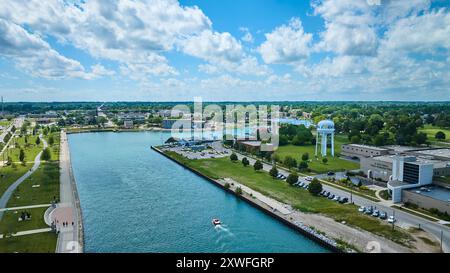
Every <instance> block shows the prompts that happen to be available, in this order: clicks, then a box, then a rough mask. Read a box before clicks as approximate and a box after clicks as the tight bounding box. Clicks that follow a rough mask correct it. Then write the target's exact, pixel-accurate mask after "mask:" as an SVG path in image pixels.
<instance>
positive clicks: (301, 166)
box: [298, 161, 308, 170]
mask: <svg viewBox="0 0 450 273" xmlns="http://www.w3.org/2000/svg"><path fill="white" fill-rule="evenodd" d="M298 168H299V170H306V169H308V162H306V161H302V162H300V164H298Z"/></svg>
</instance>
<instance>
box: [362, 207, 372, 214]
mask: <svg viewBox="0 0 450 273" xmlns="http://www.w3.org/2000/svg"><path fill="white" fill-rule="evenodd" d="M372 213H373V209H372V208H370V207H369V208H366V210H365V211H364V214H367V215H371V214H372Z"/></svg>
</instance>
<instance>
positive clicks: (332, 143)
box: [331, 133, 334, 157]
mask: <svg viewBox="0 0 450 273" xmlns="http://www.w3.org/2000/svg"><path fill="white" fill-rule="evenodd" d="M331 156H332V157H334V133H332V134H331Z"/></svg>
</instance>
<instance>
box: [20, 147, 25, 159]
mask: <svg viewBox="0 0 450 273" xmlns="http://www.w3.org/2000/svg"><path fill="white" fill-rule="evenodd" d="M19 160H20V161H22V162H24V160H25V152H24V151H23V149H20V153H19Z"/></svg>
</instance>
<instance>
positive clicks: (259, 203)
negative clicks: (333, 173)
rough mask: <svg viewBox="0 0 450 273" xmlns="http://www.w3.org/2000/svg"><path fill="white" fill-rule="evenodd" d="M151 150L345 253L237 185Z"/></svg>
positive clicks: (330, 247) (325, 244) (323, 244)
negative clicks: (240, 190)
mask: <svg viewBox="0 0 450 273" xmlns="http://www.w3.org/2000/svg"><path fill="white" fill-rule="evenodd" d="M151 149H152V150H154V151H156V152H157V153H159V154H161V155H163V156H164V157H166V158H168V159H170V160H172V161H174V162H175V163H177V164H179V165H181V166H183V167H184V168H186V169H188V170H190V171H191V172H193V173H195V174H196V175H198V176H200V177H202V178H204V179H206V180H207V181H209V182H211V183H213V184H214V185H216V186H218V187H220V188H222V189H223V190H225V191H226V192H228V193H231V194H233V195H235V196H237V197H238V198H240V199H241V200H244V201H246V202H247V203H248V204H250V205H251V206H253V207H255V208H257V209H260V210H261V211H262V212H264V213H265V214H267V215H269V216H272V217H273V218H275V219H277V220H278V221H280V222H282V223H283V224H285V225H287V226H289V227H290V228H292V229H294V230H296V231H297V232H299V233H301V234H302V235H303V236H305V237H307V238H309V239H311V240H313V241H315V242H317V243H318V244H320V245H321V246H323V247H325V248H327V249H329V250H330V251H333V252H343V250H342V249H341V248H339V247H338V246H337V245H336V244H334V243H333V242H332V240H327V239H326V238H325V237H322V236H323V235H322V236H320V235H321V234H320V233H312V232H311V230H307V229H305V228H304V226H302V225H300V223H299V222H298V219H294V218H292V217H289V215H290V214H284V213H282V212H280V211H279V210H274V209H273V208H272V207H270V206H269V205H268V204H267V202H263V201H261V200H259V199H257V198H255V196H254V195H253V194H252V195H250V194H248V193H246V192H243V194H238V193H236V191H235V190H236V188H237V187H238V185H237V184H235V185H233V186H230V187H228V186H226V184H227V182H226V181H225V180H216V179H212V178H210V177H208V176H206V175H204V174H202V173H200V172H198V171H197V170H195V169H193V168H190V167H189V166H186V165H185V164H183V163H182V162H180V161H178V160H176V159H175V158H173V157H170V156H169V155H167V154H165V153H164V152H163V151H161V150H160V149H158V148H157V147H154V146H152V147H151Z"/></svg>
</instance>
